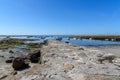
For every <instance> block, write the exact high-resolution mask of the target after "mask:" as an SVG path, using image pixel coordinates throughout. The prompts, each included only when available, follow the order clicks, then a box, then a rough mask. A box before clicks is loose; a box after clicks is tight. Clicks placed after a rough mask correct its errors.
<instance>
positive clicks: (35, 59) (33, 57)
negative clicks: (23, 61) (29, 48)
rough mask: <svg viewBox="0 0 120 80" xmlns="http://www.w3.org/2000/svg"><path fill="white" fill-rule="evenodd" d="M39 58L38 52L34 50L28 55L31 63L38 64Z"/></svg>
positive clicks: (39, 53)
mask: <svg viewBox="0 0 120 80" xmlns="http://www.w3.org/2000/svg"><path fill="white" fill-rule="evenodd" d="M40 57H41V52H40V50H36V51H33V52H32V53H29V54H28V58H29V60H30V61H31V62H32V63H38V62H39V61H40Z"/></svg>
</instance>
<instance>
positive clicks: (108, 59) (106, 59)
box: [98, 54, 116, 64]
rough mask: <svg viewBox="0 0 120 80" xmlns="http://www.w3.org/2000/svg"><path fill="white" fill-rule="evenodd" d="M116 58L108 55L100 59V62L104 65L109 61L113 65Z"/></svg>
mask: <svg viewBox="0 0 120 80" xmlns="http://www.w3.org/2000/svg"><path fill="white" fill-rule="evenodd" d="M115 58H116V56H115V55H113V54H106V55H104V56H103V57H100V58H99V59H98V61H99V62H100V63H101V64H102V63H103V61H108V62H109V63H113V60H114V59H115Z"/></svg>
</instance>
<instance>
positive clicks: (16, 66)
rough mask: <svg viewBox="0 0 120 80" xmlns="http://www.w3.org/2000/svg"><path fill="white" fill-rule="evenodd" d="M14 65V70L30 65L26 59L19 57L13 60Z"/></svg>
mask: <svg viewBox="0 0 120 80" xmlns="http://www.w3.org/2000/svg"><path fill="white" fill-rule="evenodd" d="M12 67H13V68H14V70H21V69H25V68H28V67H29V65H28V63H26V62H25V61H24V59H22V58H20V57H17V58H15V59H14V60H13V64H12Z"/></svg>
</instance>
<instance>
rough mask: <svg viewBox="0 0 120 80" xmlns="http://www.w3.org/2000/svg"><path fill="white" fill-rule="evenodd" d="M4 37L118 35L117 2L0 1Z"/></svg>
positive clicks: (119, 11)
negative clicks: (20, 35) (9, 35)
mask: <svg viewBox="0 0 120 80" xmlns="http://www.w3.org/2000/svg"><path fill="white" fill-rule="evenodd" d="M8 34H12V35H14V34H16V35H18V34H23V35H24V34H27V35H29V34H33V35H37V34H38V35H39V34H120V0H0V35H8Z"/></svg>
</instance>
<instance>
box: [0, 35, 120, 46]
mask: <svg viewBox="0 0 120 80" xmlns="http://www.w3.org/2000/svg"><path fill="white" fill-rule="evenodd" d="M67 36H70V35H29V36H28V35H9V37H10V38H19V39H34V40H33V41H29V40H28V41H27V42H26V43H42V42H44V40H55V39H56V38H59V37H61V38H62V40H61V42H66V41H67V42H69V43H70V44H76V45H81V46H105V45H120V42H113V41H102V40H88V39H73V38H70V39H69V40H68V39H66V38H65V37H67ZM7 37H8V36H7ZM3 38H5V36H0V40H1V39H3Z"/></svg>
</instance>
